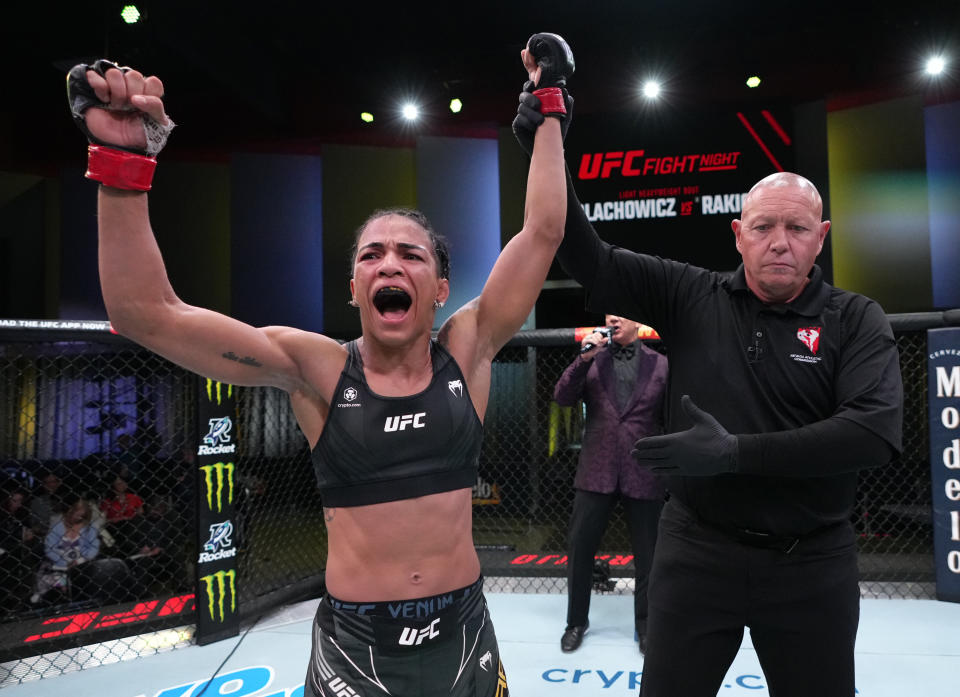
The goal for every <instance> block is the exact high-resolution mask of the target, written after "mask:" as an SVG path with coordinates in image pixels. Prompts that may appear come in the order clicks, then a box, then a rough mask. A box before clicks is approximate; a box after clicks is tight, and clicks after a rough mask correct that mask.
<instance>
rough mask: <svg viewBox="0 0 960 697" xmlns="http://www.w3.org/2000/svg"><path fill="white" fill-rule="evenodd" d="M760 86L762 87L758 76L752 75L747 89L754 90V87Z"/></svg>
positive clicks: (748, 80) (748, 79)
mask: <svg viewBox="0 0 960 697" xmlns="http://www.w3.org/2000/svg"><path fill="white" fill-rule="evenodd" d="M759 86H760V78H759V77H757V76H756V75H751V76H750V77H748V78H747V87H751V88H752V87H759Z"/></svg>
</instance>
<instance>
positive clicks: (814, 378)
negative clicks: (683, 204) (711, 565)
mask: <svg viewBox="0 0 960 697" xmlns="http://www.w3.org/2000/svg"><path fill="white" fill-rule="evenodd" d="M589 232H590V233H592V230H590V231H589ZM567 234H568V236H570V226H569V225H568V228H567ZM559 258H560V261H561V263H562V264H563V265H564V268H565V269H567V271H568V272H570V273H571V275H573V276H574V277H575V278H577V280H579V281H580V282H581V283H582V284H583V286H584V288H585V289H586V292H587V307H588V309H590V310H592V311H594V312H598V313H599V312H602V313H610V314H616V315H620V316H623V317H629V318H631V319H634V320H638V321H640V322H643V323H645V324H648V325H650V326H652V327H653V328H654V329H656V330H657V332H658V333H659V334H660V336H661V338H662V339H663V341H664V343H665V346H666V348H667V355H668V358H669V361H670V380H669V389H668V399H669V423H668V431H670V432H674V431H680V430H684V429H686V428H689V427H690V425H691V424H690V421H689V419H688V418H687V416H686V413H685V412H684V411H683V409H682V408H681V406H680V397H681V396H682V395H684V394H689V395H690V396H691V397H692V398H693V401H694V402H695V403H696V404H697V406H699V407H700V408H701V409H703V410H705V411H707V412H709V413H710V414H712V415H713V416H714V417H716V418H717V420H718V421H720V423H721V424H723V426H724V427H725V428H726V429H727V430H728V431H729V432H730V433H733V434H736V435H737V436H738V445H739V469H738V471H737V472H735V473H730V474H722V475H718V476H713V477H669V478H667V486H668V488H669V489H670V491H671V493H672V495H674V496H676V497H678V498H679V499H680V500H681V501H683V502H684V503H685V504H687V505H688V506H689V507H690V508H692V509H694V510H695V511H696V512H697V513H698V514H699V516H700V517H701V518H702V519H703V520H704V521H705V522H708V523H713V524H714V525H717V526H719V527H736V528H747V529H751V530H758V531H763V532H768V533H772V534H775V535H788V536H789V535H803V534H806V533H808V532H810V531H812V530H815V529H816V528H818V527H821V526H824V525H828V524H831V523H835V522H839V521H843V520H847V519H849V517H850V515H851V513H852V509H853V504H854V492H855V488H856V484H857V470H858V469H861V468H864V467H871V466H876V465H882V464H886V462H888V461H889V460H890V458H891V457H892V456H893V455H894V453H896V452H899V451H900V447H901V429H902V386H901V379H900V367H899V353H898V351H897V347H896V343H895V341H894V338H893V332H892V331H891V329H890V324H889V322H888V321H887V318H886V316H885V315H884V313H883V311H882V309H881V308H880V306H879V305H877V303H875V302H874V301H872V300H870V299H869V298H866V297H864V296H862V295H858V294H856V293H850V292H847V291H843V290H840V289H838V288H834V287H832V286H830V285H828V284H826V283H824V281H823V274H822V272H821V270H820V268H819V267H817V266H814V268H813V270H812V272H811V274H810V282H809V283H808V284H807V286H806V288H805V289H804V290H803V292H802V293H801V294H800V295H799V296H798V297H797V298H796V299H794V300H793V301H792V302H790V303H787V304H785V305H767V304H764V303H763V302H761V301H760V300H759V299H758V298H757V297H756V296H755V295H754V294H753V293H752V292H751V291H750V290H749V289H748V287H747V284H746V279H745V276H744V270H743V267H742V266H741V267H740V268H739V269H737V271H736V272H734V273H733V274H732V275H730V274H720V273H717V272H713V271H708V270H705V269H701V268H697V267H693V266H690V265H688V264H681V263H679V262H674V261H670V260H665V259H660V258H657V257H652V256H647V255H642V254H636V253H634V252H630V251H627V250H624V249H620V248H617V247H613V246H611V245H608V244H606V243H604V242H602V241H600V240H599V239H598V238H597V237H596V234H595V233H592V234H589V235H588V236H587V235H585V236H584V237H580V238H577V239H574V240H566V241H565V243H564V247H561V252H560V255H559ZM750 434H766V435H763V436H759V435H750Z"/></svg>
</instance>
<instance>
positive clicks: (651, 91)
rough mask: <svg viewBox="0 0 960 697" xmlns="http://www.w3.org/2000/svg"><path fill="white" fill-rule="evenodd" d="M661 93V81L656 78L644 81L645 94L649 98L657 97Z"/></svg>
mask: <svg viewBox="0 0 960 697" xmlns="http://www.w3.org/2000/svg"><path fill="white" fill-rule="evenodd" d="M659 94H660V83H659V82H656V81H654V80H647V81H646V82H645V83H643V96H644V97H646V98H647V99H656V98H657V96H659Z"/></svg>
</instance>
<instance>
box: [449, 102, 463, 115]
mask: <svg viewBox="0 0 960 697" xmlns="http://www.w3.org/2000/svg"><path fill="white" fill-rule="evenodd" d="M461 109H463V102H461V101H460V100H459V99H451V100H450V111H452V112H453V113H454V114H459V113H460V110H461Z"/></svg>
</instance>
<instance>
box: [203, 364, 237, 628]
mask: <svg viewBox="0 0 960 697" xmlns="http://www.w3.org/2000/svg"><path fill="white" fill-rule="evenodd" d="M198 393H199V394H198V405H197V418H198V420H199V422H198V429H197V432H198V433H199V434H200V435H201V437H200V442H199V443H198V444H197V488H196V491H197V497H196V499H197V564H196V569H197V571H196V576H197V578H196V583H197V591H196V598H197V600H196V603H197V643H198V644H200V645H203V644H209V643H211V642H214V641H219V640H221V639H226V638H228V637H231V636H235V635H236V634H237V633H238V631H239V627H240V621H239V613H238V607H237V597H238V596H237V590H238V589H237V546H236V545H237V544H238V543H239V540H238V539H237V531H236V530H235V528H234V521H235V520H236V517H235V510H234V502H235V501H236V499H237V493H238V490H237V482H238V479H237V467H236V461H237V457H236V456H237V434H236V430H235V429H234V423H235V420H236V417H237V406H236V399H235V397H236V388H234V387H233V385H228V384H226V383H222V382H217V381H215V380H209V379H203V378H201V379H200V389H199V390H198Z"/></svg>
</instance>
